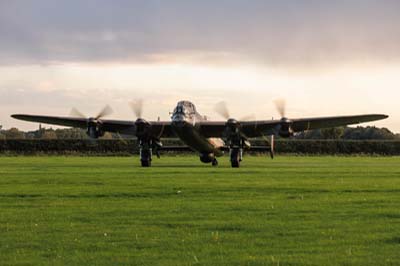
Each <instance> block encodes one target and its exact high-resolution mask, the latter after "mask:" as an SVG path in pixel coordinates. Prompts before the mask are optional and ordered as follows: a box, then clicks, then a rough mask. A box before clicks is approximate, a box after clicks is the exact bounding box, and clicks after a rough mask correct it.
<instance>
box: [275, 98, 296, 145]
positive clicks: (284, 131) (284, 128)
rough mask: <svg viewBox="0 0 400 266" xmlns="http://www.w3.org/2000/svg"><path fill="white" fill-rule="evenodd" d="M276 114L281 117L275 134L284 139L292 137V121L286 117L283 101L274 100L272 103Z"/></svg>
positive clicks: (284, 102)
mask: <svg viewBox="0 0 400 266" xmlns="http://www.w3.org/2000/svg"><path fill="white" fill-rule="evenodd" d="M274 103H275V106H276V109H277V111H278V113H279V114H280V115H281V119H280V121H281V122H280V124H279V126H278V127H277V129H276V131H277V133H278V134H279V135H280V136H281V137H284V138H288V137H290V136H292V135H293V130H292V121H291V120H290V119H289V118H287V117H286V101H285V99H276V100H275V101H274Z"/></svg>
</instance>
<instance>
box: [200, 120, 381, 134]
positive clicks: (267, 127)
mask: <svg viewBox="0 0 400 266" xmlns="http://www.w3.org/2000/svg"><path fill="white" fill-rule="evenodd" d="M387 117H388V116H387V115H380V114H371V115H355V116H332V117H312V118H300V119H290V124H291V128H292V130H293V131H294V132H302V131H305V130H312V129H320V128H332V127H339V126H346V125H354V124H360V123H364V122H371V121H376V120H381V119H385V118H387ZM225 124H226V122H209V121H204V122H199V128H200V132H201V134H202V135H203V136H205V137H223V134H224V131H225V128H226V125H225ZM280 124H281V120H258V121H240V128H241V132H242V133H243V134H244V135H245V136H246V137H249V138H254V137H260V136H263V135H270V134H276V133H277V132H276V130H277V128H278V127H279V125H280Z"/></svg>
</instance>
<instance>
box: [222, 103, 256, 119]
mask: <svg viewBox="0 0 400 266" xmlns="http://www.w3.org/2000/svg"><path fill="white" fill-rule="evenodd" d="M214 110H215V111H216V112H217V113H218V114H219V115H220V116H222V117H223V118H225V119H226V120H229V119H231V118H232V117H231V116H230V112H229V109H228V106H227V104H226V102H223V101H222V102H219V103H217V104H216V105H215V107H214ZM252 119H255V115H253V114H252V115H247V116H243V117H241V118H240V119H239V121H249V120H252Z"/></svg>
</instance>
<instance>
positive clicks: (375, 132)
mask: <svg viewBox="0 0 400 266" xmlns="http://www.w3.org/2000/svg"><path fill="white" fill-rule="evenodd" d="M121 138H123V137H121V136H120V135H119V134H112V133H106V134H105V135H104V136H103V137H102V138H101V139H121ZM293 138H294V139H306V140H307V139H311V140H325V139H333V140H400V134H395V133H393V132H391V131H390V130H389V129H387V128H378V127H371V126H368V127H361V126H358V127H337V128H329V129H318V130H309V131H305V132H302V133H298V134H295V136H294V137H293ZM2 139H3V140H4V139H47V140H54V139H80V140H87V139H89V137H88V136H87V134H86V131H85V130H83V129H79V128H62V129H52V128H44V127H41V126H40V127H39V129H38V130H34V131H27V132H25V131H21V130H19V129H17V128H11V129H8V130H1V126H0V140H2Z"/></svg>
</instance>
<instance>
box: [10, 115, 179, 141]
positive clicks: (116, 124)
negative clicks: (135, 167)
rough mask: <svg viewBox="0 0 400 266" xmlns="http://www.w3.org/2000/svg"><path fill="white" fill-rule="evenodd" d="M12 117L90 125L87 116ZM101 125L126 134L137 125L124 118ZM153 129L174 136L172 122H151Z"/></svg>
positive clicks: (102, 122) (155, 132)
mask: <svg viewBox="0 0 400 266" xmlns="http://www.w3.org/2000/svg"><path fill="white" fill-rule="evenodd" d="M11 117H13V118H15V119H19V120H24V121H29V122H37V123H43V124H50V125H57V126H66V127H76V128H82V129H86V128H87V126H88V119H86V118H76V117H60V116H41V115H24V114H21V115H20V114H16V115H12V116H11ZM99 121H100V122H101V127H102V129H103V130H104V131H107V132H112V133H120V134H124V135H131V136H135V133H136V126H135V122H134V121H124V120H110V119H101V120H99ZM149 123H150V125H151V131H152V134H153V136H156V137H174V136H175V135H174V133H173V131H172V129H171V123H170V122H161V121H157V122H151V121H149Z"/></svg>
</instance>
